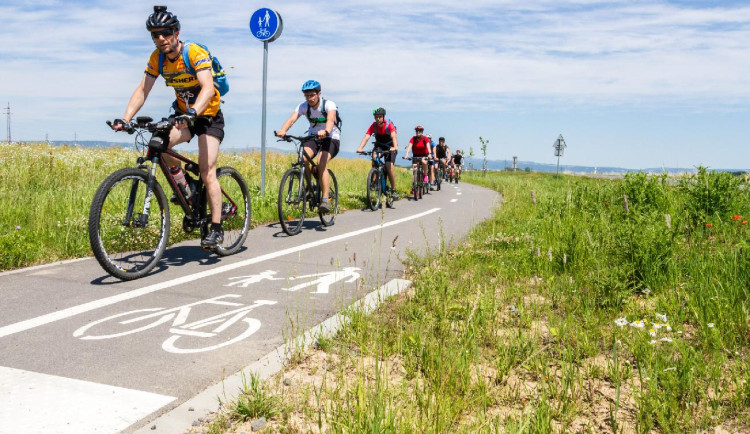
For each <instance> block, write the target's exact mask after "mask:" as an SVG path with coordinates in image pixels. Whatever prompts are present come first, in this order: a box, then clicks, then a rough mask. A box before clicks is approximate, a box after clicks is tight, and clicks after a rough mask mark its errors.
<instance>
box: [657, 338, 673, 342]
mask: <svg viewBox="0 0 750 434" xmlns="http://www.w3.org/2000/svg"><path fill="white" fill-rule="evenodd" d="M659 340H660V341H662V342H672V338H666V337H665V338H661V339H659Z"/></svg>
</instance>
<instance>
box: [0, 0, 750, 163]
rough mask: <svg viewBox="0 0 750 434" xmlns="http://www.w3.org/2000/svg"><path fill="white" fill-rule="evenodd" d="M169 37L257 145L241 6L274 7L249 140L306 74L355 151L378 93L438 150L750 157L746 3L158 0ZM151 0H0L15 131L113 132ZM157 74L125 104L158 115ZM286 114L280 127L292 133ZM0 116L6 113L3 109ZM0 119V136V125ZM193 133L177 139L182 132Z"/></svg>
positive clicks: (257, 50)
mask: <svg viewBox="0 0 750 434" xmlns="http://www.w3.org/2000/svg"><path fill="white" fill-rule="evenodd" d="M167 5H168V6H169V10H170V11H172V12H173V13H175V14H176V15H177V16H178V18H179V19H180V22H181V24H182V31H181V34H180V37H181V39H182V40H188V39H189V40H194V41H198V42H202V43H204V44H205V45H207V46H208V47H209V48H210V50H211V52H212V53H213V54H214V55H215V56H216V57H218V58H219V59H220V60H221V62H222V64H223V66H224V67H225V69H226V70H227V73H228V77H229V83H230V91H229V93H228V94H227V95H226V96H225V97H224V100H225V103H224V104H223V106H222V111H223V113H224V115H225V120H226V128H225V133H226V136H225V140H224V142H223V144H222V148H223V149H230V148H236V149H247V148H252V147H259V146H260V144H261V128H262V87H263V86H262V83H263V80H262V77H263V43H262V42H260V41H258V40H257V39H255V38H254V37H253V36H252V35H251V33H250V29H249V19H250V16H251V15H252V13H253V12H254V11H255V10H257V9H258V8H262V7H268V8H271V9H273V10H275V11H276V12H277V13H278V14H279V15H281V17H282V19H283V23H284V27H283V32H282V34H281V36H280V37H279V39H278V40H276V41H274V42H272V43H270V44H269V50H268V87H267V124H266V125H267V134H266V136H267V137H266V146H268V147H276V148H284V146H285V145H284V144H282V143H277V142H276V141H275V139H274V137H273V135H272V134H273V131H274V130H277V129H279V127H280V126H281V125H282V123H283V122H284V120H286V118H287V117H288V116H289V114H290V113H291V112H292V110H293V109H294V108H295V107H296V105H297V104H298V103H300V102H301V101H302V100H303V98H302V94H301V92H300V88H301V85H302V83H303V82H305V81H306V80H308V79H316V80H318V81H320V82H321V84H322V87H323V97H324V98H326V99H329V100H331V101H334V102H336V103H337V104H338V106H339V111H340V115H341V117H342V119H343V122H344V124H343V128H342V136H341V149H342V150H347V151H354V150H356V148H357V146H358V145H359V143H360V141H361V140H362V137H363V135H364V132H365V130H366V129H367V127H368V126H369V125H370V123H371V122H372V110H373V109H374V108H375V107H378V106H382V107H385V108H386V110H387V112H388V113H387V117H388V118H389V119H391V120H392V121H393V122H394V124H395V125H396V126H397V127H398V130H399V135H398V137H399V141H400V142H401V143H400V144H401V149H402V150H403V148H404V145H405V144H406V143H407V142H408V139H409V138H410V137H411V136H412V135H413V133H414V126H415V125H417V124H421V125H424V127H425V133H426V134H431V135H432V136H433V137H434V138H436V137H439V136H444V137H445V138H446V142H447V143H448V145H449V146H450V147H451V148H452V149H453V150H455V149H462V150H464V151H465V153H469V151H470V150H473V151H474V154H475V155H478V156H480V157H481V150H480V147H481V143H480V140H479V138H480V137H482V138H484V139H485V140H489V143H488V146H487V158H488V159H495V160H504V159H511V158H512V157H513V156H516V157H518V160H520V161H534V162H538V163H555V162H556V161H557V159H556V157H555V156H554V149H553V144H554V142H555V139H557V137H558V136H559V135H562V136H563V137H564V139H565V141H566V143H567V148H566V150H565V153H564V155H563V157H562V158H561V160H560V161H561V164H564V165H565V164H567V165H584V166H595V167H596V166H598V167H604V166H614V167H623V168H630V169H642V168H654V167H657V168H658V167H662V166H664V167H684V168H692V167H696V166H699V165H702V166H706V167H709V168H713V169H748V168H750V146H749V145H750V122H748V120H750V2H748V1H747V0H746V1H729V0H727V1H721V0H718V1H700V0H696V1H687V0H683V1H667V0H649V1H640V0H622V1H621V0H573V1H565V0H523V1H520V0H519V1H516V0H467V1H466V2H456V1H454V0H450V1H449V0H429V1H428V0H380V1H378V2H367V3H364V2H359V1H346V0H339V1H336V2H309V1H298V0H285V1H279V2H255V1H223V0H216V1H211V2H206V1H197V0H189V1H179V2H176V1H175V2H170V3H167ZM152 6H153V0H152V1H151V2H144V1H140V0H131V1H127V2H122V1H75V0H66V1H56V0H37V1H34V2H28V1H26V0H24V1H17V0H0V16H2V17H3V26H0V58H2V60H3V64H4V68H3V71H2V73H0V107H2V108H3V109H2V113H5V111H6V110H5V107H7V106H8V105H10V108H11V133H12V138H13V140H15V141H18V140H22V141H42V140H44V139H45V138H49V140H70V141H72V140H73V139H74V138H77V139H78V140H79V141H80V140H102V141H110V142H127V141H130V140H131V137H130V136H127V135H125V134H122V133H115V132H113V131H111V130H110V129H109V128H108V127H107V126H106V125H105V123H104V122H105V121H106V120H108V119H110V120H111V119H114V118H119V117H122V115H123V112H124V110H125V106H126V104H127V102H128V100H129V98H130V95H131V94H132V92H133V90H134V89H135V87H136V85H137V84H138V83H139V81H140V80H141V78H142V74H143V69H144V66H145V64H146V60H147V59H148V57H149V55H150V53H151V52H152V50H153V49H154V45H153V42H152V41H151V38H150V36H149V34H148V33H147V31H146V28H145V21H146V18H147V17H148V15H149V14H150V13H151V12H152V10H153V9H152ZM163 83H164V82H163V80H162V79H161V78H159V79H158V81H157V83H156V85H155V86H154V89H153V91H152V92H151V94H150V96H149V99H148V101H147V102H146V104H145V105H144V107H143V108H142V109H141V111H140V113H139V114H140V115H148V116H151V117H154V118H160V117H162V116H166V115H168V109H169V106H170V104H171V102H172V100H173V95H174V94H173V92H172V91H171V89H169V88H167V87H165V86H164V85H163ZM306 123H307V122H306V120H305V119H304V118H302V119H300V120H299V121H298V122H297V124H296V125H295V126H294V127H293V128H292V129H291V133H296V134H302V133H303V132H304V131H305V130H306ZM0 124H3V127H7V116H5V115H3V116H2V119H0ZM5 139H6V134H5V130H3V134H2V135H1V136H0V140H3V141H4V140H5ZM181 146H182V148H181V149H186V150H192V149H194V148H195V146H194V145H190V144H188V145H181Z"/></svg>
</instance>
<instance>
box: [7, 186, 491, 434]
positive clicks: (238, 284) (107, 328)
mask: <svg viewBox="0 0 750 434" xmlns="http://www.w3.org/2000/svg"><path fill="white" fill-rule="evenodd" d="M500 202H501V197H500V195H499V194H498V193H496V192H494V191H491V190H488V189H485V188H481V187H477V186H473V185H469V184H463V183H462V184H446V183H443V188H442V191H439V192H438V191H435V192H432V193H431V194H428V195H425V197H424V199H422V200H419V201H413V200H411V199H407V198H402V199H401V200H399V201H397V202H395V204H394V208H393V209H385V210H382V211H381V210H378V211H365V210H353V211H349V212H345V213H342V214H340V215H338V216H337V217H336V222H335V224H334V225H333V226H330V227H323V226H322V225H321V223H320V221H319V220H318V219H317V218H315V219H312V218H311V219H310V220H309V221H308V222H306V223H305V227H304V228H303V230H302V231H301V232H300V233H299V234H298V235H296V236H293V237H289V236H287V235H286V234H284V233H283V232H282V230H281V228H280V225H279V224H278V223H274V224H269V225H265V226H260V227H257V228H255V229H253V230H252V231H251V232H250V234H249V236H248V238H247V241H246V242H245V247H244V249H243V250H242V251H241V252H240V253H238V254H236V255H233V256H229V257H224V258H218V257H217V256H216V255H213V254H208V253H206V252H203V251H201V249H200V248H199V247H198V245H199V243H198V241H197V240H193V241H188V242H183V243H180V244H177V245H173V246H170V247H168V248H167V250H166V252H165V255H164V258H163V259H162V261H161V262H160V264H159V265H157V267H156V268H155V269H154V270H153V271H152V272H151V273H150V274H149V275H148V276H146V277H144V278H142V279H138V280H135V281H130V282H122V281H119V280H117V279H115V278H112V277H110V276H109V275H107V274H106V273H105V272H104V271H103V270H102V268H101V267H100V266H99V264H98V263H97V262H96V260H94V259H93V258H85V259H80V260H73V261H65V262H61V263H56V264H50V265H45V266H40V267H32V268H28V269H23V270H16V271H11V272H5V273H0V297H2V302H1V303H0V433H19V432H24V433H33V432H44V433H49V432H56V433H65V432H70V433H81V432H118V431H124V432H133V431H135V430H137V429H142V430H145V431H149V429H150V428H153V427H155V426H157V425H155V422H154V421H155V420H160V419H158V418H159V417H160V416H161V418H162V419H163V418H164V417H166V416H168V415H169V414H170V413H174V412H175V411H176V408H178V406H180V405H181V404H184V403H186V402H190V399H191V398H193V397H195V396H197V395H199V394H200V393H201V392H202V391H206V390H207V388H210V387H212V386H213V387H217V385H219V384H221V383H222V379H224V378H226V377H227V376H230V375H232V374H234V373H237V372H238V371H241V370H242V369H243V368H245V367H247V366H248V365H249V364H252V363H253V362H258V361H259V360H263V358H264V356H267V355H268V354H270V353H272V352H274V351H275V350H278V349H279V348H281V347H283V346H284V344H285V342H289V340H290V339H292V338H294V337H295V336H298V335H299V334H300V333H303V332H304V331H305V330H308V329H310V328H311V327H313V326H315V325H317V324H320V323H321V322H323V321H324V320H326V319H328V318H331V317H333V316H334V315H335V314H336V313H337V312H339V311H341V310H342V309H343V308H345V307H347V306H350V305H351V304H352V303H353V302H354V301H356V300H360V299H362V298H363V297H364V296H365V295H367V294H368V293H372V292H373V291H374V290H377V289H378V288H382V287H384V286H387V285H389V284H392V283H393V282H401V281H402V280H400V279H401V278H402V277H403V274H404V266H403V264H402V260H403V259H405V258H406V257H407V254H408V251H413V252H415V253H417V254H423V253H425V252H427V251H432V250H434V249H439V248H441V245H443V243H445V245H452V244H455V243H456V242H458V241H460V240H461V239H462V238H464V237H465V236H466V234H467V232H468V231H469V230H470V229H471V228H472V226H474V224H476V223H477V222H479V221H481V220H484V219H486V218H488V217H490V216H491V215H492V213H493V210H494V208H495V207H496V206H499V204H500ZM173 230H180V229H179V228H173ZM441 234H442V235H441ZM441 237H442V239H441ZM209 390H210V389H209ZM204 393H205V392H204ZM213 399H214V401H215V397H214V398H213ZM183 406H184V405H183ZM200 416H201V415H200V414H195V419H197V418H198V417H200ZM151 432H153V431H151Z"/></svg>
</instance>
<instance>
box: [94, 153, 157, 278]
mask: <svg viewBox="0 0 750 434" xmlns="http://www.w3.org/2000/svg"><path fill="white" fill-rule="evenodd" d="M127 181H131V182H130V183H128V182H127ZM147 185H148V173H146V172H144V171H143V170H141V169H136V168H132V167H131V168H124V169H120V170H118V171H116V172H114V173H112V174H111V175H109V177H107V179H105V180H104V182H102V184H101V185H100V186H99V188H98V189H97V191H96V194H94V199H93V200H92V201H91V208H90V210H89V223H88V232H89V243H90V245H91V250H92V251H93V252H94V257H95V258H96V260H97V261H98V262H99V265H101V266H102V268H103V269H104V270H105V271H106V272H107V273H109V274H110V275H112V276H114V277H116V278H118V279H120V280H133V279H138V278H140V277H143V276H145V275H146V274H148V273H149V272H150V271H151V270H152V269H153V268H154V267H155V266H156V264H157V263H158V262H159V261H160V260H161V257H162V255H163V254H164V250H165V249H166V248H167V242H168V240H169V204H168V202H167V197H166V196H165V195H164V190H162V188H161V186H160V185H159V184H158V183H157V182H154V187H153V190H152V193H153V196H152V198H153V197H155V198H156V201H153V200H152V201H151V206H153V205H154V204H156V205H157V206H158V208H159V209H158V214H157V215H158V217H153V216H154V212H153V211H152V212H151V213H150V216H152V217H150V220H152V221H153V219H158V224H157V225H153V224H152V225H149V224H148V222H146V223H145V225H144V224H143V223H142V222H139V221H138V220H140V219H141V218H142V214H141V211H142V210H143V207H144V203H145V193H146V188H147ZM131 196H132V197H133V198H134V203H133V209H132V210H131V215H130V216H129V218H128V221H127V222H125V220H124V217H127V213H128V210H127V205H128V202H129V201H130V197H131Z"/></svg>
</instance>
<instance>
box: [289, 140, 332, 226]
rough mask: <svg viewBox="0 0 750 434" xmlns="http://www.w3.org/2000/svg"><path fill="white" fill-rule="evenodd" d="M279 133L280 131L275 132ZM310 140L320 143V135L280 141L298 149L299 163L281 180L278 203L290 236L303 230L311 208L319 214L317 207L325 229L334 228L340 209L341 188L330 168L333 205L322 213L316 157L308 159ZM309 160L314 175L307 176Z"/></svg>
mask: <svg viewBox="0 0 750 434" xmlns="http://www.w3.org/2000/svg"><path fill="white" fill-rule="evenodd" d="M275 134H276V132H275V131H274V135H275ZM310 140H315V141H318V138H317V136H304V137H298V136H290V135H288V134H287V135H286V136H284V138H281V139H279V141H285V142H291V143H294V144H295V146H296V147H297V161H296V162H294V163H292V167H291V168H289V170H287V171H286V172H285V173H284V176H283V177H282V178H281V184H280V185H279V198H278V201H277V203H276V204H277V207H278V211H279V223H281V229H283V230H284V232H286V234H287V235H297V234H298V233H299V231H300V230H301V229H302V224H303V223H304V222H305V213H306V212H307V209H306V208H307V207H309V210H310V211H315V210H316V208H317V211H318V217H320V222H321V223H323V226H331V225H333V222H334V220H335V219H336V214H338V210H339V185H338V182H337V181H336V176H335V175H334V174H333V171H332V170H331V169H328V176H329V178H330V183H329V187H328V200H329V201H330V203H331V210H330V211H328V212H323V211H321V210H320V206H319V205H320V198H321V195H320V183H319V182H318V181H319V180H318V176H317V173H318V170H317V169H318V165H317V164H315V161H313V159H312V158H310V157H308V156H307V154H306V153H305V147H304V145H303V144H304V143H306V142H308V141H310ZM305 161H307V162H308V163H310V167H311V168H310V172H312V173H310V174H308V173H307V165H306V164H305ZM310 175H315V176H310Z"/></svg>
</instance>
